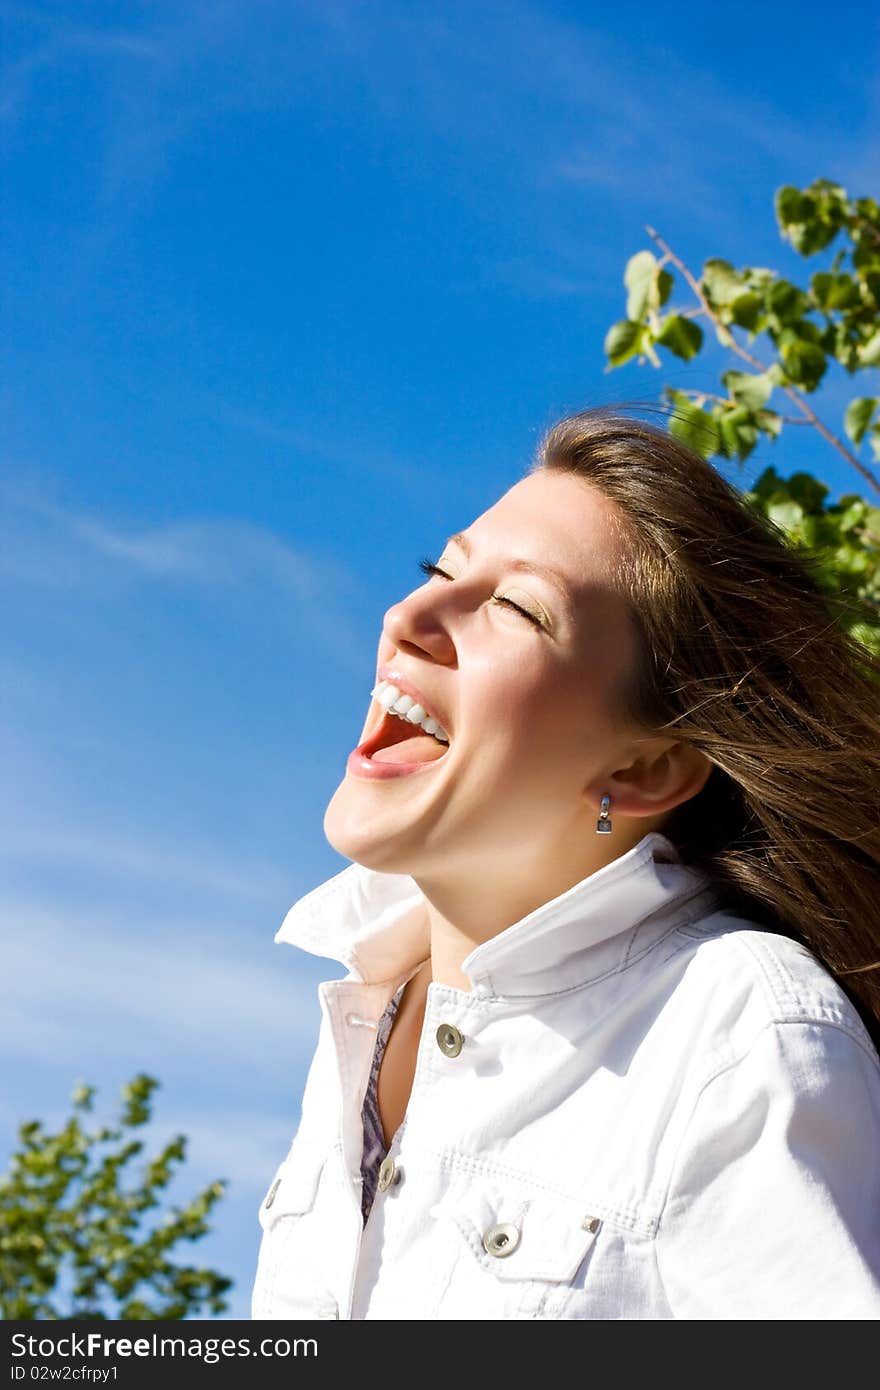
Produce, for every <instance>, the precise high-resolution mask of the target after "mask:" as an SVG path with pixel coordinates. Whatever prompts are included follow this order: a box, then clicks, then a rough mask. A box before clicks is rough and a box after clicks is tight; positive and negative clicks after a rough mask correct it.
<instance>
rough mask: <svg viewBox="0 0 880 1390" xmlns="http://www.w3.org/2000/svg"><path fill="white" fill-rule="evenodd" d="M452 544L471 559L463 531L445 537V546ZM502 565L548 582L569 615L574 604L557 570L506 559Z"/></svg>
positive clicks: (546, 566) (526, 561)
mask: <svg viewBox="0 0 880 1390" xmlns="http://www.w3.org/2000/svg"><path fill="white" fill-rule="evenodd" d="M453 542H454V543H455V544H456V545H459V546H461V548H462V550H463V551H464V553H465V555H466V556H467V557H468V559H470V558H471V555H472V554H473V546H472V545H471V543H470V539H469V538H468V537H467V536H466V535H465V534H464V532H463V531H456V533H455V535H454V536H448V537H447V540H446V545H452V544H453ZM504 565H505V567H506V568H507V569H511V570H519V571H520V572H521V573H523V574H536V575H538V576H539V577H540V578H541V579H546V580H549V582H550V583H551V584H552V585H553V586H554V588H555V589H557V590H558V591H559V593H560V594H561V595H562V598H563V599H564V601H565V604H566V607H567V609H568V611H569V613H571V612H572V610H573V607H574V602H573V599H572V594H571V590H570V589H569V587H568V584H567V583H566V581H565V580H564V579H563V577H562V575H561V574H559V573H558V571H557V570H554V569H551V567H550V566H549V565H539V564H538V563H537V561H535V560H515V559H507V560H505V561H504Z"/></svg>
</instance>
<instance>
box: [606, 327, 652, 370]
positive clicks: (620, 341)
mask: <svg viewBox="0 0 880 1390" xmlns="http://www.w3.org/2000/svg"><path fill="white" fill-rule="evenodd" d="M644 332H645V328H644V325H643V324H641V323H633V322H632V320H631V319H620V320H619V321H618V322H617V323H615V324H612V326H611V327H610V328H609V330H608V332H607V333H606V335H605V356H606V357H607V358H608V362H609V364H610V366H612V367H620V366H622V365H623V363H624V362H628V361H629V359H630V358H631V357H635V355H636V353H637V352H638V351H639V348H640V347H641V343H642V336H643V334H644Z"/></svg>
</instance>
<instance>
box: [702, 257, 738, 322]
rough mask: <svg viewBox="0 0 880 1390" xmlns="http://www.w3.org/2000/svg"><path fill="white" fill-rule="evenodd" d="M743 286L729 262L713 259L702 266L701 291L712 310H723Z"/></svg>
mask: <svg viewBox="0 0 880 1390" xmlns="http://www.w3.org/2000/svg"><path fill="white" fill-rule="evenodd" d="M744 288H745V287H744V285H743V282H742V279H741V277H740V276H739V275H738V274H737V272H736V271H735V270H734V268H733V266H732V265H731V264H730V261H724V260H721V259H720V258H718V257H714V258H713V259H711V260H708V261H707V262H706V264H705V265H704V266H703V289H704V290H705V292H706V297H707V298H708V300H709V302H710V304H711V305H712V306H713V308H716V309H721V308H725V307H726V306H727V305H728V304H731V303H732V302H733V300H735V299H736V298H737V297H738V296H739V295H740V294H742V292H743V289H744Z"/></svg>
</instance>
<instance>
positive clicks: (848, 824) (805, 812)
mask: <svg viewBox="0 0 880 1390" xmlns="http://www.w3.org/2000/svg"><path fill="white" fill-rule="evenodd" d="M620 409H621V408H620V407H617V408H608V407H600V408H596V409H592V410H586V411H583V412H581V413H579V414H576V415H572V416H570V417H568V418H567V419H564V420H561V421H559V423H557V424H556V425H554V426H553V427H552V428H551V429H550V430H549V431H548V432H547V433H546V435H545V436H544V438H543V440H542V441H541V444H540V446H539V449H538V453H537V455H536V458H535V460H534V462H533V463H532V465H531V467H530V469H529V472H535V471H537V470H538V469H540V468H545V469H552V470H559V471H562V472H566V473H570V474H574V475H575V476H577V477H579V478H582V479H583V480H584V481H585V482H586V483H589V484H590V485H591V486H592V487H594V488H596V489H597V490H598V491H599V492H601V493H602V494H604V496H605V497H606V498H607V499H608V500H610V501H611V502H612V503H613V504H615V508H614V509H613V510H616V518H615V519H616V522H617V525H618V528H619V530H620V534H621V535H622V537H623V539H624V541H625V544H624V545H623V546H622V547H620V549H621V551H622V554H623V558H622V560H621V561H620V564H619V567H618V569H617V570H616V572H615V574H614V576H613V582H614V583H615V584H616V585H617V587H618V588H619V589H620V590H621V591H622V592H624V593H625V594H626V596H627V599H628V601H629V604H630V607H631V617H632V620H633V622H634V624H635V626H636V630H637V632H638V634H639V647H640V650H641V660H640V662H639V664H638V667H637V669H636V671H635V673H634V676H633V678H632V679H631V680H630V682H629V685H628V688H627V689H626V690H625V691H623V692H621V698H622V702H623V703H622V710H621V712H622V714H623V716H624V717H625V718H629V719H631V720H632V721H634V722H635V723H636V724H637V725H641V726H644V727H645V728H647V729H650V730H651V731H652V732H654V733H663V732H670V733H671V734H672V735H673V736H675V737H680V738H681V739H682V740H683V741H686V742H687V743H688V744H691V745H693V746H694V747H695V748H698V749H700V750H701V751H702V752H703V753H704V754H705V755H706V757H707V758H708V759H709V760H710V761H711V762H712V764H713V768H712V771H711V773H710V775H709V778H708V780H707V782H706V784H705V786H704V787H703V788H702V789H701V791H699V792H698V793H697V794H696V795H694V796H692V797H691V798H690V799H689V800H688V801H685V802H683V803H682V804H681V805H680V806H677V807H676V808H675V809H674V810H673V811H672V812H671V813H670V815H669V818H668V820H667V821H666V822H665V823H664V825H663V827H662V830H663V834H665V835H667V836H668V837H669V839H670V840H672V841H673V843H674V844H675V845H676V847H677V848H678V850H679V853H680V854H681V857H682V860H683V862H684V863H686V864H691V865H694V866H695V867H698V868H700V869H701V870H703V871H704V872H705V873H706V874H708V876H709V878H710V879H711V881H712V883H713V885H714V886H715V888H716V890H717V891H718V892H719V894H720V896H721V898H722V901H723V902H724V904H725V905H726V906H729V908H730V909H731V910H732V911H734V912H736V913H737V914H738V915H741V916H744V917H746V918H748V919H750V920H751V921H753V922H755V923H756V924H757V925H760V926H765V927H768V928H770V929H771V930H773V931H777V932H781V933H783V934H784V935H786V936H789V937H793V938H795V939H798V940H800V941H802V942H803V943H804V944H805V945H806V946H807V947H808V949H809V950H811V951H812V953H813V955H814V956H816V957H818V959H819V960H820V961H821V962H822V963H823V964H824V966H825V967H826V969H828V970H829V971H830V972H831V973H832V974H833V975H834V977H835V978H836V979H837V981H838V984H839V985H840V986H841V988H842V989H843V990H844V992H845V993H846V994H847V996H848V997H849V999H850V1000H851V1002H852V1003H853V1005H854V1006H855V1008H856V1009H857V1011H858V1012H859V1014H860V1016H861V1018H862V1020H863V1022H864V1023H865V1026H866V1027H867V1029H868V1031H869V1033H870V1034H871V1037H872V1039H873V1041H874V1044H875V1046H876V1047H877V1048H878V1050H880V659H878V657H877V656H875V655H874V654H873V653H871V652H869V651H868V649H867V648H866V647H865V646H864V645H863V644H862V643H861V642H858V641H857V640H856V639H855V638H853V637H850V636H849V634H848V633H847V632H846V631H845V629H844V628H843V627H842V626H841V621H840V620H841V617H842V609H838V606H837V605H838V603H839V602H840V601H839V600H837V599H836V598H835V597H834V596H832V595H829V594H828V593H827V592H826V591H825V590H824V589H823V587H822V585H821V582H820V579H819V562H818V560H817V559H816V557H815V556H814V555H812V554H807V553H805V552H803V551H798V550H796V549H795V548H794V546H793V545H792V544H791V543H790V542H789V541H788V538H787V537H786V535H785V533H784V532H782V531H781V530H779V529H778V528H777V527H776V526H775V525H774V524H773V522H771V521H770V520H769V518H768V517H766V516H765V515H764V514H763V513H762V512H761V511H760V510H759V509H758V507H757V506H754V505H752V504H751V502H750V501H749V500H748V499H747V498H746V497H745V496H744V495H743V494H742V493H740V492H739V491H738V490H737V489H736V488H735V487H734V486H733V485H732V484H730V483H728V482H727V481H726V480H725V479H724V478H723V477H722V476H721V474H720V473H719V472H718V470H717V469H715V468H714V467H713V466H712V465H711V464H709V463H707V462H706V461H705V459H703V458H701V457H700V456H699V455H698V454H696V453H694V452H692V451H691V450H690V449H689V448H687V447H686V446H685V445H684V444H682V443H680V442H679V441H678V440H676V439H675V438H673V437H672V436H671V435H668V434H666V433H665V432H664V431H663V430H661V429H658V428H656V427H653V426H650V425H647V424H645V423H644V422H643V421H641V420H638V419H629V418H627V417H626V416H624V415H621V414H620V413H619V411H620Z"/></svg>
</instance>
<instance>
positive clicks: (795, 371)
mask: <svg viewBox="0 0 880 1390" xmlns="http://www.w3.org/2000/svg"><path fill="white" fill-rule="evenodd" d="M877 336H878V339H880V334H878V335H877ZM779 348H780V356H781V357H782V365H783V366H784V368H785V371H786V375H787V376H788V378H789V380H790V381H792V382H793V383H794V384H795V385H796V386H802V387H803V389H804V390H805V391H814V390H815V389H816V387H817V386H818V385H819V382H820V381H821V380H822V378H823V376H824V375H825V371H826V369H827V366H828V359H827V357H826V356H825V353H824V352H823V351H822V349H821V347H819V345H818V344H817V343H810V342H807V341H806V340H805V339H804V338H799V337H797V336H796V335H795V334H791V335H787V336H786V338H785V341H784V342H783V341H782V339H780V344H779Z"/></svg>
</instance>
